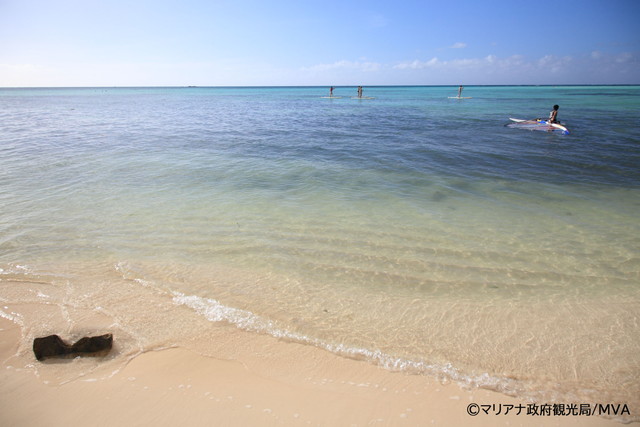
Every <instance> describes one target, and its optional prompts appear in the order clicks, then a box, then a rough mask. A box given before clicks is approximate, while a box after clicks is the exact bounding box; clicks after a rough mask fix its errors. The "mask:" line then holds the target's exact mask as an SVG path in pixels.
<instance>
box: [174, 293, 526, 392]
mask: <svg viewBox="0 0 640 427" xmlns="http://www.w3.org/2000/svg"><path fill="white" fill-rule="evenodd" d="M173 294H174V296H173V302H174V303H175V304H178V305H185V306H187V307H189V308H191V309H193V310H194V311H196V312H197V313H199V314H200V315H202V316H204V317H205V318H206V319H207V320H209V321H211V322H228V323H230V324H233V325H235V326H237V327H238V328H240V329H242V330H245V331H250V332H257V333H265V334H269V335H271V336H273V337H276V338H279V339H284V340H290V341H294V342H298V343H301V344H309V345H313V346H316V347H319V348H322V349H325V350H327V351H329V352H331V353H334V354H337V355H340V356H343V357H348V358H352V359H358V360H366V361H368V362H371V363H374V364H377V365H379V366H382V367H383V368H385V369H388V370H390V371H402V372H408V373H414V374H431V375H434V376H437V377H441V378H442V376H444V377H445V378H446V379H450V380H454V381H456V382H458V383H460V384H462V385H465V386H468V387H484V388H490V389H493V390H496V391H501V392H504V393H508V394H514V393H516V392H518V391H521V389H522V387H521V386H520V385H519V384H518V382H517V381H514V380H511V379H506V378H500V377H495V376H492V375H490V374H488V373H482V374H479V375H469V374H464V373H462V372H460V371H459V370H458V369H456V368H455V367H454V366H452V365H451V364H450V363H447V364H443V365H438V364H431V363H427V362H424V361H417V360H409V359H404V358H399V357H396V356H393V355H390V354H387V353H384V352H382V351H381V350H372V349H367V348H361V347H353V346H349V345H346V344H335V343H330V342H327V341H324V340H320V339H317V338H312V337H309V336H307V335H303V334H299V333H295V332H292V331H289V330H287V329H282V328H279V327H277V326H276V325H275V323H274V322H273V321H271V320H268V319H265V318H263V317H261V316H257V315H255V314H253V313H251V312H249V311H246V310H240V309H237V308H233V307H228V306H225V305H223V304H221V303H220V302H219V301H217V300H215V299H211V298H202V297H199V296H196V295H184V294H182V293H180V292H174V293H173Z"/></svg>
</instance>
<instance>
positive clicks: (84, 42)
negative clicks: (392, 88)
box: [0, 0, 640, 87]
mask: <svg viewBox="0 0 640 427" xmlns="http://www.w3.org/2000/svg"><path fill="white" fill-rule="evenodd" d="M639 20H640V0H603V1H600V0H581V1H574V0H567V1H563V0H556V1H550V2H531V1H519V0H511V1H498V0H495V1H479V0H474V1H457V0H447V1H427V0H423V1H402V0H397V1H391V0H387V1H377V0H369V1H350V0H338V1H334V0H323V1H313V0H309V1H305V0H297V1H296V0H291V1H290V0H265V1H254V0H230V1H227V0H222V1H218V0H210V1H204V0H180V1H166V0H153V1H147V0H141V1H136V0H103V1H93V0H0V87H11V86H182V85H199V86H200V85H202V86H226V85H234V86H235V85H239V86H245V85H285V86H288V85H413V84H415V85H449V84H452V85H457V84H464V85H474V84H640V30H639V29H638V28H639V27H640V26H639V25H638V21H639Z"/></svg>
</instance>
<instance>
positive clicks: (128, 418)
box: [0, 318, 621, 427]
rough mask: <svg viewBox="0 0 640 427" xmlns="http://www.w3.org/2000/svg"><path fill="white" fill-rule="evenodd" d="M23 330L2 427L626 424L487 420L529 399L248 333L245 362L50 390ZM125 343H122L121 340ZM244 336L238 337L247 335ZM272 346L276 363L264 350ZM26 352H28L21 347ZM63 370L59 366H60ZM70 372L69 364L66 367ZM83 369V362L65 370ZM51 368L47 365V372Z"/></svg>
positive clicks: (142, 370)
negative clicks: (21, 362) (25, 363)
mask: <svg viewBox="0 0 640 427" xmlns="http://www.w3.org/2000/svg"><path fill="white" fill-rule="evenodd" d="M21 336H22V334H21V330H20V328H19V327H18V326H17V325H15V324H14V323H12V322H11V321H9V320H6V319H2V318H0V360H1V361H2V371H1V372H2V374H1V377H0V425H2V426H4V427H9V426H34V425H48V426H63V425H64V426H67V427H68V426H78V425H85V426H148V425H154V426H176V425H188V426H192V427H193V426H271V425H277V426H280V425H284V426H308V425H313V426H352V425H357V426H375V425H380V426H396V425H397V426H429V425H438V426H476V425H477V426H496V425H497V426H500V425H509V426H618V427H619V426H620V425H621V424H620V423H617V422H615V421H612V420H605V419H602V418H587V417H584V416H583V417H577V416H573V417H545V418H542V417H533V416H527V415H525V412H526V411H523V413H522V414H520V415H516V414H515V410H514V411H513V412H512V413H511V414H509V415H507V416H505V415H495V414H494V413H490V415H485V414H481V415H478V416H476V417H472V416H470V415H468V414H467V406H468V405H469V404H470V403H472V402H475V403H478V404H483V405H486V404H496V405H497V404H502V405H503V406H504V405H506V404H512V405H518V404H525V405H526V402H522V401H519V400H518V399H514V398H512V397H508V396H505V395H502V394H498V393H494V392H491V391H487V390H466V389H462V388H461V387H460V386H458V385H457V384H447V385H443V384H441V383H440V382H438V381H437V380H435V379H432V378H429V377H426V376H418V375H405V374H401V373H392V372H388V371H385V370H383V369H381V368H378V367H376V366H373V365H371V364H368V363H366V362H361V361H355V360H350V359H345V358H341V357H338V356H335V355H333V354H331V353H328V352H326V351H324V350H320V349H317V348H313V347H310V346H305V345H301V344H295V343H287V342H282V341H279V340H277V339H275V338H272V337H264V336H257V335H256V334H251V333H247V332H241V333H239V336H240V338H239V339H241V340H245V343H244V344H245V345H244V349H245V350H244V351H243V352H241V353H240V355H239V356H238V357H236V358H235V359H231V360H229V359H217V358H212V357H205V356H201V355H199V354H197V353H195V352H193V351H190V350H185V349H180V348H174V349H167V350H162V351H153V352H147V353H143V354H141V355H139V356H137V357H135V358H134V359H133V360H131V361H130V362H129V363H128V364H127V365H126V366H125V367H124V368H123V369H121V370H119V371H118V372H117V373H115V374H114V375H112V376H111V377H108V378H106V379H103V378H102V377H103V376H104V375H103V374H104V372H100V369H98V370H97V371H92V372H91V374H89V375H87V376H85V377H83V378H81V379H77V380H74V381H71V382H69V383H66V384H63V385H55V386H53V385H47V384H45V382H44V381H43V379H42V377H41V376H40V377H38V376H36V375H35V374H34V371H33V370H32V369H24V368H16V367H15V366H12V360H14V361H15V360H16V357H18V358H23V359H24V358H25V357H32V358H33V363H34V364H38V363H41V362H37V361H36V360H35V358H34V357H33V354H32V353H31V354H30V355H29V354H26V352H25V350H24V348H25V346H24V345H22V346H21V345H20V343H19V341H20V339H21ZM115 339H117V337H116V338H115ZM234 339H236V340H237V339H238V338H237V337H236V338H234ZM265 346H266V348H267V349H268V351H269V354H271V355H272V357H270V358H266V359H265V358H264V357H262V356H261V355H260V354H259V352H258V351H256V349H257V348H258V347H260V348H265ZM21 348H22V350H20V349H21ZM51 366H53V365H51ZM56 366H58V367H60V364H58V365H56ZM63 366H64V367H68V369H73V368H74V364H73V363H67V364H66V365H63ZM41 368H42V369H41V371H43V370H45V371H46V369H47V366H46V365H45V366H42V367H41Z"/></svg>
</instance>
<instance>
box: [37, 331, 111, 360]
mask: <svg viewBox="0 0 640 427" xmlns="http://www.w3.org/2000/svg"><path fill="white" fill-rule="evenodd" d="M112 346H113V335H112V334H105V335H100V336H97V337H84V338H82V339H80V340H79V341H78V342H76V343H75V344H73V345H69V344H67V343H65V342H64V341H63V340H62V339H61V338H60V337H59V336H57V335H49V336H48V337H44V338H36V339H34V340H33V353H34V354H35V355H36V359H38V360H44V359H47V358H49V357H67V356H76V355H80V356H100V355H104V354H107V353H108V352H109V350H111V347H112Z"/></svg>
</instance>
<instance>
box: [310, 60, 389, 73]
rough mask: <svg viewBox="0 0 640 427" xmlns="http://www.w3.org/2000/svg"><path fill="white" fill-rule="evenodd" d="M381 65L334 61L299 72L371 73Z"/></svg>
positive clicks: (367, 62) (364, 62) (366, 62)
mask: <svg viewBox="0 0 640 427" xmlns="http://www.w3.org/2000/svg"><path fill="white" fill-rule="evenodd" d="M381 66H382V65H381V64H379V63H377V62H369V61H346V60H342V61H336V62H333V63H331V64H316V65H312V66H310V67H302V68H301V71H331V70H357V71H363V72H373V71H377V70H379V69H380V68H381Z"/></svg>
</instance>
